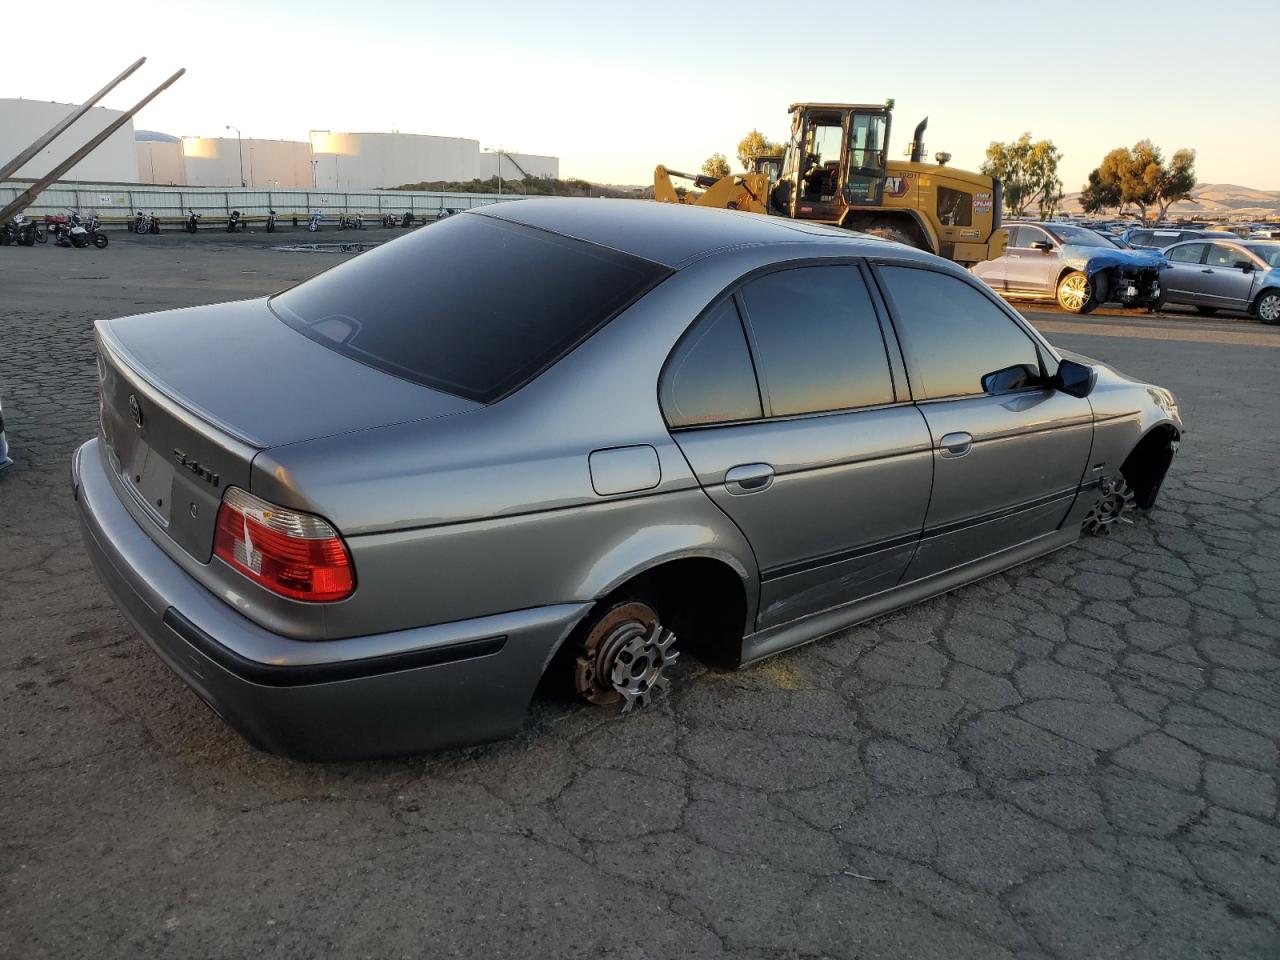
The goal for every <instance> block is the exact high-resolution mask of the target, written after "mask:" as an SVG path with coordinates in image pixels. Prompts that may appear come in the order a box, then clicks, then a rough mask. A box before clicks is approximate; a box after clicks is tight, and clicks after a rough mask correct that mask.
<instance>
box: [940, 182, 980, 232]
mask: <svg viewBox="0 0 1280 960" xmlns="http://www.w3.org/2000/svg"><path fill="white" fill-rule="evenodd" d="M938 219H939V220H941V221H942V222H943V223H945V224H946V225H947V226H949V227H968V226H972V225H973V194H972V193H965V192H964V191H963V190H952V189H951V188H950V187H939V188H938Z"/></svg>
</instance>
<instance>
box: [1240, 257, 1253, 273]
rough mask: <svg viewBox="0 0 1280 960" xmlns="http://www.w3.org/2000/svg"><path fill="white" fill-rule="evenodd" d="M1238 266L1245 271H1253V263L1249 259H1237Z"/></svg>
mask: <svg viewBox="0 0 1280 960" xmlns="http://www.w3.org/2000/svg"><path fill="white" fill-rule="evenodd" d="M1236 267H1237V268H1238V269H1240V270H1243V271H1244V272H1245V273H1253V264H1252V263H1250V262H1249V261H1248V260H1237V261H1236Z"/></svg>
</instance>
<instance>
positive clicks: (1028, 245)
mask: <svg viewBox="0 0 1280 960" xmlns="http://www.w3.org/2000/svg"><path fill="white" fill-rule="evenodd" d="M1013 239H1016V241H1017V244H1018V245H1017V246H1016V247H1015V246H1014V245H1013ZM1035 243H1039V244H1046V243H1047V244H1049V245H1050V249H1049V250H1045V249H1043V248H1042V247H1034V246H1032V244H1035ZM1005 257H1006V260H1005V271H1004V280H1005V289H1006V290H1009V291H1011V292H1015V291H1016V292H1021V293H1052V292H1053V291H1054V289H1055V288H1056V287H1057V285H1058V265H1059V264H1060V263H1061V259H1062V258H1061V257H1060V256H1059V254H1058V245H1057V244H1056V243H1054V241H1053V239H1052V238H1051V237H1050V236H1049V234H1048V233H1046V232H1045V231H1044V230H1043V229H1042V228H1040V227H1033V226H1030V225H1029V224H1020V225H1019V226H1018V233H1017V237H1016V238H1011V241H1010V244H1009V248H1008V250H1007V251H1006V252H1005Z"/></svg>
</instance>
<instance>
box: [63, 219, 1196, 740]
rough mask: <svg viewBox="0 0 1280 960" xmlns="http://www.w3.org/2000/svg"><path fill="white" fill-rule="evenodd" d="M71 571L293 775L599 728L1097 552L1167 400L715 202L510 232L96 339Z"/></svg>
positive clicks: (929, 279) (825, 232) (999, 310)
mask: <svg viewBox="0 0 1280 960" xmlns="http://www.w3.org/2000/svg"><path fill="white" fill-rule="evenodd" d="M97 349H98V362H99V373H100V377H101V386H102V391H101V396H102V410H101V426H100V431H99V434H98V436H97V437H96V438H95V439H92V440H90V441H88V442H87V443H86V444H84V446H82V447H81V448H80V449H79V451H78V452H77V453H76V456H75V459H74V464H73V483H74V488H75V496H76V499H77V501H78V503H79V511H80V517H81V521H82V527H83V532H84V538H85V542H86V544H87V546H88V550H89V553H90V554H91V556H92V558H93V561H94V563H95V565H96V566H97V569H98V571H99V573H100V575H101V577H102V580H103V582H104V583H105V584H106V585H107V587H108V588H109V590H110V591H111V593H112V594H113V595H114V597H115V599H116V601H117V603H118V604H119V606H120V608H121V610H122V611H123V612H124V613H125V614H126V616H127V617H128V618H129V620H130V621H131V622H132V623H133V625H134V626H135V627H136V628H137V630H138V632H139V633H140V634H141V635H142V637H143V638H144V639H145V640H146V641H147V643H149V644H150V645H151V647H152V648H153V649H154V650H155V652H156V653H157V654H158V655H159V656H160V657H161V658H162V659H163V660H164V661H165V662H166V663H167V664H168V665H169V666H170V667H171V668H172V669H173V670H174V671H175V672H177V673H178V674H179V675H180V676H181V677H182V678H183V679H184V680H185V681H186V682H187V683H188V684H189V685H190V686H191V687H192V689H194V690H195V691H196V692H197V693H198V694H199V695H200V696H201V697H202V698H203V699H204V700H205V701H206V702H207V703H209V704H210V705H211V706H212V707H213V708H214V710H216V711H217V712H218V714H220V715H221V716H222V717H223V718H225V720H226V721H227V722H228V723H230V724H231V725H232V726H233V727H235V729H237V730H238V731H239V732H240V733H241V734H243V735H244V736H245V737H246V738H247V739H248V740H249V741H250V742H252V743H254V744H256V745H258V746H260V747H263V748H265V749H268V750H272V751H276V752H279V753H283V754H287V755H290V756H294V757H300V758H308V759H337V758H351V757H367V756H372V755H384V754H400V753H406V752H413V751H422V750H429V749H438V748H442V747H449V746H455V745H459V744H469V743H475V742H478V741H483V740H490V739H494V738H498V737H502V736H506V735H509V734H511V733H512V732H514V731H516V730H517V729H518V728H519V727H520V726H521V724H522V722H523V719H524V716H525V714H526V710H527V708H528V705H529V703H530V699H531V697H532V696H533V693H534V690H535V688H536V687H537V686H538V684H539V682H540V681H542V680H543V679H544V677H548V676H550V677H551V678H553V679H554V678H559V679H561V680H563V681H564V683H565V684H572V685H573V686H575V687H576V689H577V691H578V693H580V694H581V695H582V696H583V697H584V698H585V699H587V700H589V701H592V702H595V703H603V704H612V705H613V708H614V709H617V708H618V706H619V705H620V706H621V707H622V708H623V709H636V708H640V707H643V706H645V705H647V704H648V703H649V702H650V701H651V700H652V699H654V698H655V696H657V695H658V694H660V693H661V692H662V691H663V690H664V689H665V688H666V687H667V686H668V684H669V683H670V682H671V679H672V676H671V664H672V662H673V661H674V660H675V658H676V650H677V647H679V648H680V649H682V650H684V651H686V652H688V653H690V654H692V655H694V656H697V657H699V658H701V659H703V660H705V661H707V662H711V663H716V664H723V665H725V666H730V667H732V666H737V665H741V664H747V663H752V662H754V661H757V660H760V659H761V658H763V657H767V656H770V655H771V654H776V653H778V652H780V651H783V650H786V649H788V648H790V647H794V646H796V645H798V644H802V643H807V642H809V641H812V640H816V639H818V638H820V637H823V636H826V635H828V634H831V633H834V632H836V631H839V630H841V629H843V628H845V627H848V626H850V625H851V624H855V623H858V622H859V621H862V620H866V619H868V618H870V617H875V616H878V615H881V614H884V613H887V612H889V611H891V610H894V609H897V608H899V607H903V606H906V605H908V604H912V603H916V602H918V601H921V600H924V599H926V598H928V597H931V596H934V595H936V594H939V593H942V592H945V591H948V590H953V589H955V588H957V587H960V586H962V585H964V584H966V583H969V582H972V581H974V580H977V579H980V578H982V577H986V576H989V575H991V574H993V573H996V572H998V571H1001V570H1004V569H1006V568H1007V567H1009V566H1011V565H1013V564H1017V563H1021V562H1023V561H1026V560H1029V559H1031V558H1033V557H1037V556H1040V555H1042V554H1045V553H1047V552H1049V551H1052V550H1056V549H1058V548H1060V547H1064V546H1067V545H1068V544H1070V543H1072V542H1073V541H1074V540H1075V539H1076V538H1077V537H1078V536H1080V534H1081V531H1082V530H1090V531H1094V532H1105V531H1106V530H1108V529H1110V528H1111V527H1112V526H1113V525H1114V524H1115V523H1116V522H1117V520H1119V519H1121V518H1123V516H1124V515H1125V514H1126V513H1129V512H1132V511H1133V510H1145V509H1149V508H1150V507H1151V506H1152V505H1153V504H1154V503H1155V500H1156V496H1157V494H1158V492H1159V490H1160V486H1161V482H1162V481H1163V479H1164V476H1165V473H1166V470H1167V469H1168V468H1169V465H1170V462H1171V460H1172V458H1173V456H1174V451H1175V450H1176V449H1177V445H1178V441H1179V439H1180V436H1181V432H1182V423H1181V420H1180V417H1179V411H1178V407H1177V404H1176V402H1175V401H1174V399H1173V397H1172V395H1170V394H1169V392H1168V391H1167V390H1164V389H1162V388H1160V387H1157V386H1153V385H1149V384H1145V383H1140V382H1138V381H1135V380H1132V379H1130V378H1128V377H1125V376H1123V375H1122V374H1119V373H1117V372H1115V371H1113V370H1111V369H1109V368H1107V367H1106V366H1103V365H1102V364H1097V363H1093V362H1091V361H1086V360H1084V359H1083V358H1079V357H1072V356H1069V355H1063V354H1061V353H1059V352H1058V351H1056V350H1054V348H1053V347H1052V346H1051V345H1050V344H1049V343H1047V342H1046V341H1045V340H1044V339H1043V338H1042V337H1041V336H1040V335H1039V334H1038V333H1037V332H1036V331H1035V330H1034V329H1033V328H1032V327H1030V326H1029V325H1028V324H1027V323H1026V322H1025V320H1023V318H1022V317H1021V316H1019V315H1018V314H1017V313H1016V312H1014V311H1013V310H1012V309H1010V308H1009V307H1008V306H1007V305H1006V304H1005V303H1003V302H1002V301H1001V300H1000V299H999V298H997V297H996V296H994V295H993V294H992V293H991V291H990V290H988V289H987V288H986V287H985V286H983V285H982V284H981V283H979V282H978V281H977V280H975V279H974V278H972V277H971V276H969V275H968V274H966V273H965V272H964V271H963V270H961V269H959V268H958V267H956V266H955V265H954V264H951V263H949V262H947V261H945V260H942V259H940V258H938V257H935V256H931V255H929V254H926V253H922V252H920V251H917V250H913V249H910V248H908V247H905V246H901V245H899V244H896V243H892V242H887V241H882V240H878V239H875V238H870V237H866V236H862V235H857V234H851V233H847V232H842V231H839V230H834V229H829V228H825V227H820V226H813V225H807V224H799V223H794V222H790V221H783V220H778V219H774V218H769V217H762V216H755V215H751V214H746V213H738V212H734V211H727V210H708V209H704V208H697V207H692V206H681V205H663V204H653V203H642V202H637V201H609V200H522V201H517V202H510V203H503V204H497V205H493V206H489V207H484V208H482V209H478V210H473V211H470V212H467V213H463V214H459V215H458V216H454V217H450V218H449V219H448V220H445V221H443V222H441V223H438V224H435V225H433V226H429V227H426V228H424V229H422V230H419V231H416V232H414V233H412V234H409V235H406V236H405V237H403V238H401V239H398V240H395V241H393V242H391V243H388V244H385V245H383V246H381V247H379V248H377V249H376V250H373V251H371V252H369V253H366V254H363V255H361V256H359V257H356V258H354V259H352V260H349V261H347V262H346V263H343V264H341V265H339V266H337V267H334V268H333V269H331V270H328V271H327V272H325V273H322V274H320V275H318V276H316V277H314V278H312V279H310V280H307V281H305V282H303V283H301V284H299V285H297V286H295V287H293V288H292V289H290V290H288V291H285V292H284V293H281V294H278V295H276V296H274V297H270V298H266V299H258V300H247V301H243V302H239V303H225V304H218V305H214V306H207V307H196V308H190V309H183V310H175V311H170V312H166V313H157V314H148V315H142V316H133V317H126V318H123V319H117V320H107V321H99V322H98V324H97Z"/></svg>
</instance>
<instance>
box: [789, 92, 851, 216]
mask: <svg viewBox="0 0 1280 960" xmlns="http://www.w3.org/2000/svg"><path fill="white" fill-rule="evenodd" d="M798 142H799V144H800V155H799V164H800V166H799V183H798V186H797V189H796V195H795V213H794V215H795V217H796V218H797V219H799V220H826V221H831V222H834V221H836V220H839V219H840V210H841V206H840V158H841V157H842V156H843V154H844V116H843V114H842V113H841V112H840V111H839V110H810V111H807V112H806V113H804V114H802V115H801V117H800V136H799V140H798Z"/></svg>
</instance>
